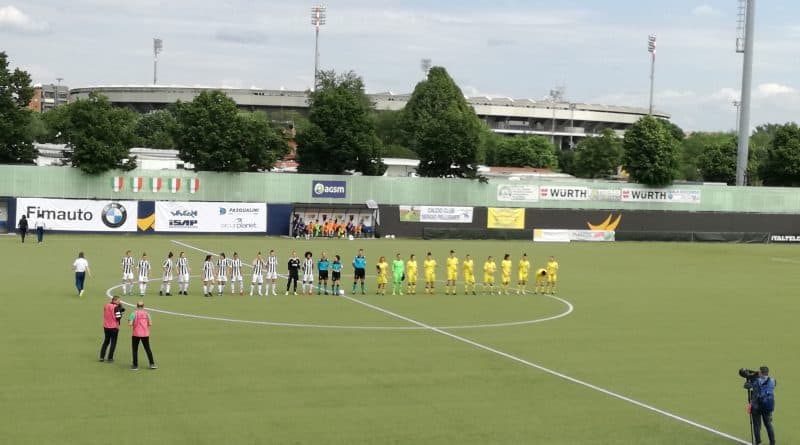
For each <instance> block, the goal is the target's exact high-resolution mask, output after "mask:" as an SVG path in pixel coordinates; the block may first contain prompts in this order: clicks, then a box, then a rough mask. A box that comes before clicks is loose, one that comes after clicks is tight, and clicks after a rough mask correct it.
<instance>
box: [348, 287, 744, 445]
mask: <svg viewBox="0 0 800 445" xmlns="http://www.w3.org/2000/svg"><path fill="white" fill-rule="evenodd" d="M344 298H346V299H348V300H350V301H352V302H354V303H357V304H360V305H363V306H366V307H368V308H370V309H374V310H376V311H379V312H382V313H384V314H386V315H389V316H392V317H395V318H399V319H400V320H404V321H407V322H409V323H411V324H414V325H416V326H419V327H422V328H425V329H428V330H430V331H433V332H436V333H437V334H441V335H444V336H447V337H450V338H452V339H454V340H458V341H460V342H462V343H466V344H468V345H471V346H475V347H476V348H479V349H483V350H484V351H488V352H491V353H494V354H497V355H499V356H501V357H505V358H507V359H509V360H513V361H515V362H517V363H521V364H523V365H525V366H529V367H531V368H535V369H538V370H540V371H543V372H546V373H548V374H551V375H554V376H556V377H559V378H561V379H564V380H567V381H569V382H572V383H576V384H578V385H581V386H584V387H586V388H589V389H593V390H595V391H598V392H601V393H603V394H605V395H608V396H611V397H614V398H617V399H619V400H622V401H625V402H628V403H631V404H634V405H636V406H639V407H641V408H645V409H647V410H650V411H653V412H655V413H658V414H661V415H663V416H667V417H669V418H671V419H673V420H677V421H679V422H683V423H686V424H688V425H691V426H694V427H696V428H700V429H702V430H705V431H707V432H709V433H713V434H716V435H718V436H721V437H724V438H726V439H730V440H732V441H734V442H737V443H740V444H743V445H749V444H750V442H749V441H747V440H744V439H740V438H738V437H735V436H732V435H730V434H728V433H725V432H722V431H719V430H716V429H714V428H711V427H709V426H705V425H703V424H700V423H697V422H695V421H693V420H689V419H687V418H685V417H681V416H678V415H677V414H672V413H670V412H668V411H664V410H662V409H660V408H656V407H654V406H652V405H648V404H646V403H644V402H640V401H638V400H634V399H631V398H630V397H626V396H623V395H621V394H617V393H615V392H612V391H609V390H607V389H605V388H601V387H599V386H597V385H593V384H591V383H588V382H584V381H583V380H579V379H576V378H574V377H570V376H568V375H566V374H562V373H560V372H558V371H554V370H552V369H550V368H545V367H544V366H542V365H537V364H536V363H533V362H530V361H528V360H525V359H523V358H520V357H517V356H515V355H511V354H509V353H506V352H503V351H500V350H498V349H495V348H492V347H491V346H487V345H484V344H482V343H478V342H476V341H473V340H470V339H468V338H465V337H462V336H460V335H456V334H453V333H450V332H447V331H444V330H442V329H440V328H437V327H435V326H430V325H427V324H425V323H422V322H420V321H417V320H414V319H412V318H408V317H406V316H404V315H401V314H398V313H396V312H392V311H390V310H388V309H384V308H382V307H380V306H376V305H374V304H370V303H367V302H366V301H362V300H359V299H357V298H353V297H348V296H344Z"/></svg>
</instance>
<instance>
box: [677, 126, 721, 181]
mask: <svg viewBox="0 0 800 445" xmlns="http://www.w3.org/2000/svg"><path fill="white" fill-rule="evenodd" d="M732 137H734V135H733V134H732V133H707V132H701V131H698V132H694V133H692V134H690V135H689V136H687V137H686V138H685V139H684V140H683V141H682V142H681V144H680V146H679V148H678V175H677V177H678V178H680V179H685V180H687V181H699V180H701V179H703V175H702V173H701V171H700V157H701V156H702V154H703V153H704V152H705V151H706V150H707V149H708V148H709V147H717V146H720V145H725V144H727V143H728V142H730V140H731V138H732Z"/></svg>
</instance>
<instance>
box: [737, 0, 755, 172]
mask: <svg viewBox="0 0 800 445" xmlns="http://www.w3.org/2000/svg"><path fill="white" fill-rule="evenodd" d="M742 12H744V16H743V18H744V32H743V33H742V32H741V30H742ZM755 16H756V0H739V33H738V34H739V35H738V36H737V38H736V52H737V53H744V61H743V62H742V96H741V102H740V103H739V147H738V149H737V151H736V185H738V186H743V185H747V178H746V177H745V174H746V172H747V157H748V154H749V151H750V90H751V87H752V83H753V40H754V38H755V32H754V31H755Z"/></svg>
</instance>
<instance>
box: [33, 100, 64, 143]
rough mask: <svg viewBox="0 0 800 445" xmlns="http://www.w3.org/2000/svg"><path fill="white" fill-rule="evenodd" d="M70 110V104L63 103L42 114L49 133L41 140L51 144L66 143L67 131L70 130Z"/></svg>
mask: <svg viewBox="0 0 800 445" xmlns="http://www.w3.org/2000/svg"><path fill="white" fill-rule="evenodd" d="M69 111H70V108H69V106H68V105H61V106H58V107H55V108H53V109H51V110H50V111H48V112H46V113H43V114H42V120H43V121H44V124H45V128H46V130H47V133H46V134H45V135H44V136H43V137H42V140H40V141H39V142H47V143H51V144H66V143H67V133H68V130H69Z"/></svg>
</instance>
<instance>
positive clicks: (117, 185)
mask: <svg viewBox="0 0 800 445" xmlns="http://www.w3.org/2000/svg"><path fill="white" fill-rule="evenodd" d="M111 187H112V188H113V189H114V191H115V192H120V191H122V176H114V177H113V178H111Z"/></svg>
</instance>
